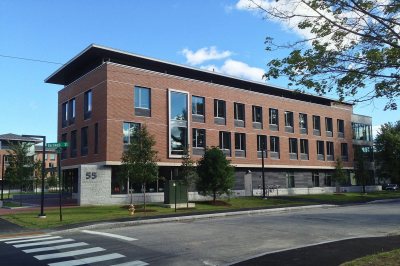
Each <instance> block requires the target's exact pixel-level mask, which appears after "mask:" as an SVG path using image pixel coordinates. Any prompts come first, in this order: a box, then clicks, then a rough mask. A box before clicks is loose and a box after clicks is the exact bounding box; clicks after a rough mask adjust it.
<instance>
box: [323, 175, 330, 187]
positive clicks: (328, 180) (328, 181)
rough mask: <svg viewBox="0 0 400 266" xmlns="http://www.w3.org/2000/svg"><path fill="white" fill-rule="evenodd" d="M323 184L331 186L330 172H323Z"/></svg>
mask: <svg viewBox="0 0 400 266" xmlns="http://www.w3.org/2000/svg"><path fill="white" fill-rule="evenodd" d="M324 185H325V186H327V187H330V186H332V175H331V174H329V173H326V174H325V178H324Z"/></svg>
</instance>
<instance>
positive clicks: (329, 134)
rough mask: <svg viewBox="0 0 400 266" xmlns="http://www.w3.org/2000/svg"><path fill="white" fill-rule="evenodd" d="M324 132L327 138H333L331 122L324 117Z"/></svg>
mask: <svg viewBox="0 0 400 266" xmlns="http://www.w3.org/2000/svg"><path fill="white" fill-rule="evenodd" d="M325 130H326V136H327V137H333V122H332V118H330V117H325Z"/></svg>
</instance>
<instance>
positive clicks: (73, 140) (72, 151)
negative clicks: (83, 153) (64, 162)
mask: <svg viewBox="0 0 400 266" xmlns="http://www.w3.org/2000/svg"><path fill="white" fill-rule="evenodd" d="M70 142H71V148H70V157H71V158H75V157H76V130H74V131H71V141H70Z"/></svg>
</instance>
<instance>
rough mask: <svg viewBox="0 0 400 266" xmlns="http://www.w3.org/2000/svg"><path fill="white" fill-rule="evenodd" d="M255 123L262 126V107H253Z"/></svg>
mask: <svg viewBox="0 0 400 266" xmlns="http://www.w3.org/2000/svg"><path fill="white" fill-rule="evenodd" d="M253 122H254V123H260V124H262V107H260V106H254V105H253Z"/></svg>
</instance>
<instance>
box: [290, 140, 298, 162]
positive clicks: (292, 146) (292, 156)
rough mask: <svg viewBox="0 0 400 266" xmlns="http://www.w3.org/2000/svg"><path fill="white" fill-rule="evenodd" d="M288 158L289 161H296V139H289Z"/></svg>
mask: <svg viewBox="0 0 400 266" xmlns="http://www.w3.org/2000/svg"><path fill="white" fill-rule="evenodd" d="M289 157H290V159H291V160H297V139H294V138H289Z"/></svg>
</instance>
